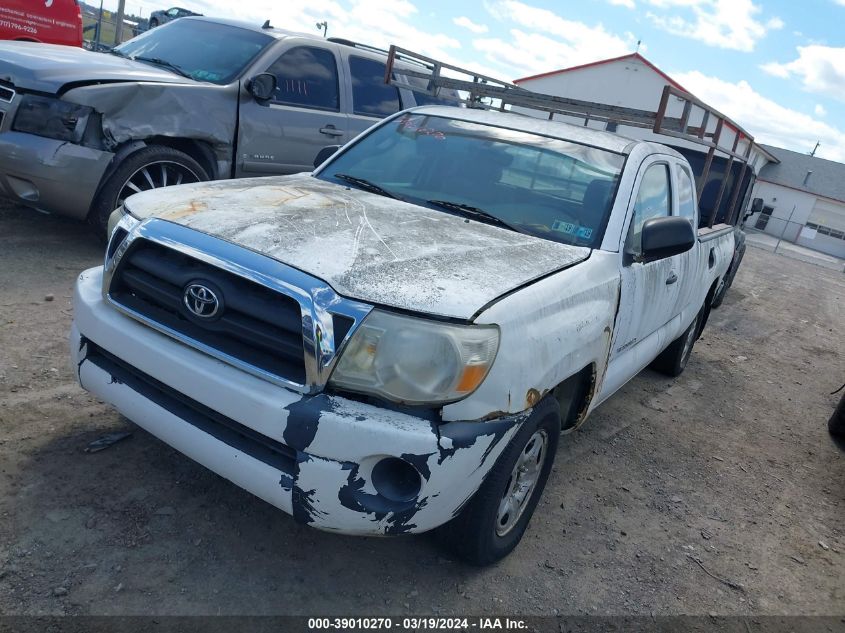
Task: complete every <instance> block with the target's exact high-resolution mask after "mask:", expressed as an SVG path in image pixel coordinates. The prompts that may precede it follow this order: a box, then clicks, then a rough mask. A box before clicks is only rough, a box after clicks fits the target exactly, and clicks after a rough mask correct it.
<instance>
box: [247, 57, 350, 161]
mask: <svg viewBox="0 0 845 633" xmlns="http://www.w3.org/2000/svg"><path fill="white" fill-rule="evenodd" d="M259 72H261V71H260V70H259ZM264 72H269V73H272V74H274V75H275V76H276V81H277V86H276V92H275V93H274V94H273V97H272V98H271V99H270V100H269V101H268V102H266V103H258V102H257V101H256V100H255V99H253V98H252V96H251V95H249V93H247V92H246V91H244V93H243V95H242V97H241V108H240V117H239V126H238V156H237V166H236V176H237V177H242V176H259V175H267V174H294V173H297V172H302V171H311V170H313V169H314V159H315V158H316V157H317V153H318V152H319V151H320V150H321V149H322V148H323V147H325V146H327V145H342V144H343V143H344V142H346V140H347V138H348V129H347V128H348V120H347V116H346V114H345V113H343V112H342V111H341V108H340V81H339V72H338V63H337V55H336V53H335V47H333V46H332V45H330V44H326V45H323V44H322V43H319V42H314V43H313V44H312V43H310V42H309V43H308V44H299V45H296V44H295V45H293V46H291V47H290V48H288V49H287V50H285V51H284V52H282V53H281V54H280V55H279V57H278V58H277V59H276V60H275V61H274V62H273V63H271V64H270V66H269V67H268V68H266V69H264Z"/></svg>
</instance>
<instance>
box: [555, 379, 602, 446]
mask: <svg viewBox="0 0 845 633" xmlns="http://www.w3.org/2000/svg"><path fill="white" fill-rule="evenodd" d="M595 391H596V366H595V364H590V365H587V366H586V367H584V368H583V369H582V370H581V371H579V372H578V373H577V374H573V375H572V376H570V377H569V378H567V379H566V380H564V381H563V382H562V383H560V384H559V385H557V386H556V387H555V388H554V389H552V395H553V396H554V398H555V399H556V400H557V402H558V405H559V406H560V426H561V429H562V430H564V431H566V430H568V429H572V428H575V427H576V426H578V425H579V424H581V422H582V421H583V420H584V417H585V416H586V414H587V408H588V407H589V405H590V401H591V400H592V399H593V395H594V394H595Z"/></svg>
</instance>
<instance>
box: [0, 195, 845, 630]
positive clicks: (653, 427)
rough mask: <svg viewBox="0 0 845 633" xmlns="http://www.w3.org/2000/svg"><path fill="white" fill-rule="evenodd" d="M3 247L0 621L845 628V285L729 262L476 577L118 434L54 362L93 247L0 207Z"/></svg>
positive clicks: (118, 426)
mask: <svg viewBox="0 0 845 633" xmlns="http://www.w3.org/2000/svg"><path fill="white" fill-rule="evenodd" d="M0 236H2V237H0V240H1V241H0V244H2V249H0V349H2V353H0V613H5V614H295V613H302V614H315V613H322V614H345V615H351V614H360V615H376V614H393V615H400V614H403V613H409V612H413V613H417V614H422V613H438V614H442V615H453V614H456V613H467V612H471V613H476V614H484V613H499V614H501V613H513V614H552V613H562V614H660V615H663V614H708V613H717V614H755V615H757V614H781V615H794V614H818V615H841V614H845V588H844V587H843V582H842V580H843V573H842V572H843V569H845V528H843V519H845V486H843V482H845V452H843V448H842V447H840V446H837V445H836V444H834V443H833V442H832V441H831V439H830V437H829V436H828V434H827V430H826V421H827V418H828V416H829V415H830V413H831V411H832V410H833V407H834V406H835V403H836V401H837V398H838V396H832V395H829V394H830V392H832V391H833V390H834V389H836V388H837V387H839V385H841V384H842V382H843V381H845V362H843V361H845V336H843V330H845V276H843V275H842V274H838V273H834V272H831V271H828V270H825V269H822V268H817V267H814V266H812V265H809V264H805V263H802V262H797V261H794V260H790V259H786V258H783V257H779V256H774V255H771V254H769V253H766V252H763V251H759V250H755V249H749V253H748V255H747V256H746V261H745V263H744V265H743V268H742V270H741V271H740V273H739V275H738V277H737V279H736V282H735V284H734V288H733V289H732V291H731V293H730V294H729V296H728V298H727V300H726V301H725V304H724V306H723V307H722V308H721V309H720V310H718V311H717V312H714V314H713V315H712V317H711V321H710V324H709V326H708V329H707V330H706V332H705V334H704V337H703V338H702V340H701V341H699V343H698V344H697V346H696V349H695V351H694V353H693V358H692V361H691V363H690V365H689V367H688V368H687V371H686V373H685V374H684V375H683V376H681V377H680V378H679V379H677V380H667V379H666V378H663V377H660V376H658V375H657V374H654V373H652V372H650V371H648V370H647V371H645V372H643V374H642V375H641V376H639V377H638V378H636V379H635V380H634V381H632V382H631V383H630V384H629V385H628V386H627V387H625V388H624V389H623V390H622V391H621V392H620V393H619V394H617V395H616V396H614V397H613V398H612V399H611V400H610V401H609V402H608V403H606V404H605V405H604V406H603V407H602V408H601V409H600V410H599V411H598V412H597V413H596V414H595V415H594V416H593V418H592V419H591V420H590V421H589V422H588V423H587V424H586V425H585V426H584V427H583V429H582V430H581V431H578V432H576V433H574V434H572V435H569V436H566V437H565V438H563V441H562V444H561V450H560V452H559V454H558V457H557V462H556V466H555V471H554V473H553V475H552V477H551V479H550V481H549V485H548V487H547V489H546V493H545V496H544V499H543V501H542V502H541V506H540V507H539V508H538V511H537V514H536V515H535V517H534V520H533V522H532V524H531V526H530V527H529V530H528V533H527V535H526V538H525V540H524V541H523V543H522V545H521V546H520V547H519V548H518V549H517V550H516V552H514V554H513V555H511V556H510V557H509V558H508V559H506V560H505V561H503V562H501V563H500V564H498V565H496V566H493V567H490V568H487V569H474V568H469V567H466V566H464V565H462V564H460V563H458V562H455V561H452V560H450V559H449V558H446V557H444V555H443V554H442V553H441V552H440V551H439V550H438V549H437V548H436V547H435V545H434V543H433V540H432V539H430V538H427V537H425V536H423V537H404V538H398V539H360V538H351V537H340V536H335V535H331V534H324V533H321V532H317V531H315V530H312V529H310V528H307V527H302V526H300V525H297V524H295V523H294V522H293V520H292V519H290V518H289V517H288V516H286V515H284V514H283V513H281V512H280V511H277V510H276V509H274V508H272V507H270V506H268V505H267V504H265V503H264V502H262V501H260V500H258V499H256V498H253V497H252V496H250V495H249V494H247V493H245V492H243V491H241V490H240V489H238V488H236V487H235V486H233V485H232V484H230V483H228V482H227V481H225V480H223V479H220V478H219V477H217V476H215V475H213V474H211V473H209V472H208V471H206V470H204V469H203V468H202V467H200V466H197V465H196V464H194V463H193V462H191V461H189V460H188V459H187V458H184V457H182V456H181V455H180V454H178V453H176V452H175V451H173V450H171V449H170V448H168V447H167V446H165V445H163V444H162V443H161V442H159V441H158V440H156V439H154V438H153V437H152V436H150V435H148V434H147V433H145V432H144V431H141V430H140V429H138V428H134V427H132V426H130V425H129V424H128V423H126V422H124V421H122V420H121V419H120V418H119V417H118V416H117V415H116V414H115V413H114V412H113V411H111V410H110V409H109V408H108V407H106V406H104V405H102V404H99V403H98V402H97V401H95V400H94V399H92V398H90V397H88V396H87V395H86V394H85V393H83V392H82V391H81V390H80V389H79V387H78V386H77V385H76V383H75V381H74V377H73V373H72V372H71V369H70V367H69V362H68V360H67V352H66V340H65V339H66V334H67V331H68V328H69V326H70V322H71V309H70V296H71V287H72V284H73V281H74V278H75V276H76V274H77V272H78V271H80V270H82V269H83V268H86V267H89V266H93V265H96V264H97V263H98V262H99V261H100V259H101V247H100V245H99V244H97V243H96V241H95V240H94V239H92V238H91V237H89V235H88V233H87V232H86V230H85V228H84V227H83V226H81V225H78V224H75V223H72V222H68V221H63V220H61V219H57V218H51V217H46V216H43V215H39V214H37V213H34V212H32V211H29V210H26V209H21V208H19V207H11V206H9V205H8V204H6V203H5V202H2V201H0ZM50 297H52V300H48V299H49V298H50ZM126 429H128V430H132V431H133V437H132V438H131V439H129V440H126V441H123V442H121V443H119V444H116V445H114V446H112V447H111V448H109V449H108V450H105V451H102V452H99V453H94V454H89V453H85V452H84V451H83V449H84V448H85V446H86V445H87V444H88V443H89V442H91V441H92V440H95V439H96V438H98V437H99V436H101V435H103V434H105V433H109V432H112V431H119V430H126ZM696 561H698V562H696ZM705 569H706V571H705ZM708 572H709V574H712V576H711V575H709V574H708ZM715 577H718V578H720V579H722V580H719V579H717V578H715Z"/></svg>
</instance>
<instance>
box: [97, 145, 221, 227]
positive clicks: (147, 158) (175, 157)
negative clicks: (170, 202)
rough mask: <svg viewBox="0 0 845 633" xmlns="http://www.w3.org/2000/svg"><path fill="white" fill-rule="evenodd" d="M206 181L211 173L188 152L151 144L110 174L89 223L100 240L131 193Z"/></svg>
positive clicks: (98, 196) (130, 156)
mask: <svg viewBox="0 0 845 633" xmlns="http://www.w3.org/2000/svg"><path fill="white" fill-rule="evenodd" d="M145 170H146V172H145ZM203 180H209V175H208V172H206V171H205V169H204V168H203V167H202V165H200V164H199V163H198V162H197V161H195V160H194V159H193V158H191V157H190V156H188V155H187V154H186V153H185V152H180V151H179V150H178V149H173V148H172V147H165V146H163V145H149V146H148V147H145V148H143V149H141V150H138V151H137V152H135V153H134V154H130V155H129V156H127V157H126V158H125V159H124V160H123V162H122V163H120V165H119V166H118V168H117V169H116V170H115V171H114V173H113V174H112V175H111V176H109V178H108V180H106V182H105V184H104V185H103V186H102V187H101V189H100V192H99V193H98V194H97V198H96V199H95V200H94V204H92V205H91V211H90V212H89V213H88V223H89V224H90V225H91V226H92V228H93V229H94V231H95V233H96V234H97V235H98V236H99V237H100V239H106V238H107V237H108V236H107V235H106V227H107V225H108V221H109V216H110V215H111V213H112V211H114V210H115V209H116V208H118V207H119V206H120V205H121V204H123V200H124V199H125V198H128V197H129V194H132V193H134V192H135V191H148V190H150V189H156V188H159V187H161V186H170V185H176V184H186V183H189V182H199V181H203ZM130 183H131V184H130ZM151 185H152V186H151Z"/></svg>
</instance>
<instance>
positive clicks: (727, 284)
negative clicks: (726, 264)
mask: <svg viewBox="0 0 845 633" xmlns="http://www.w3.org/2000/svg"><path fill="white" fill-rule="evenodd" d="M744 255H745V249H744V248H743V250H742V252H741V253H740V254H739V256H738V257H737V259H736V262H734V263H733V264H732V265H731V269H730V270H729V271H728V274H727V275H725V281H724V282H723V283H722V286H721V287H720V288H719V290H718V291H717V292H716V295H715V296H714V297H713V301H712V302H711V303H710V307H711V308H718V307H719V306H720V305H722V301H724V300H725V295H726V294H728V290H730V288H731V286H732V285H733V282H734V277H736V271H738V270H739V265H740V264H741V263H742V258H743V256H744Z"/></svg>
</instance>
